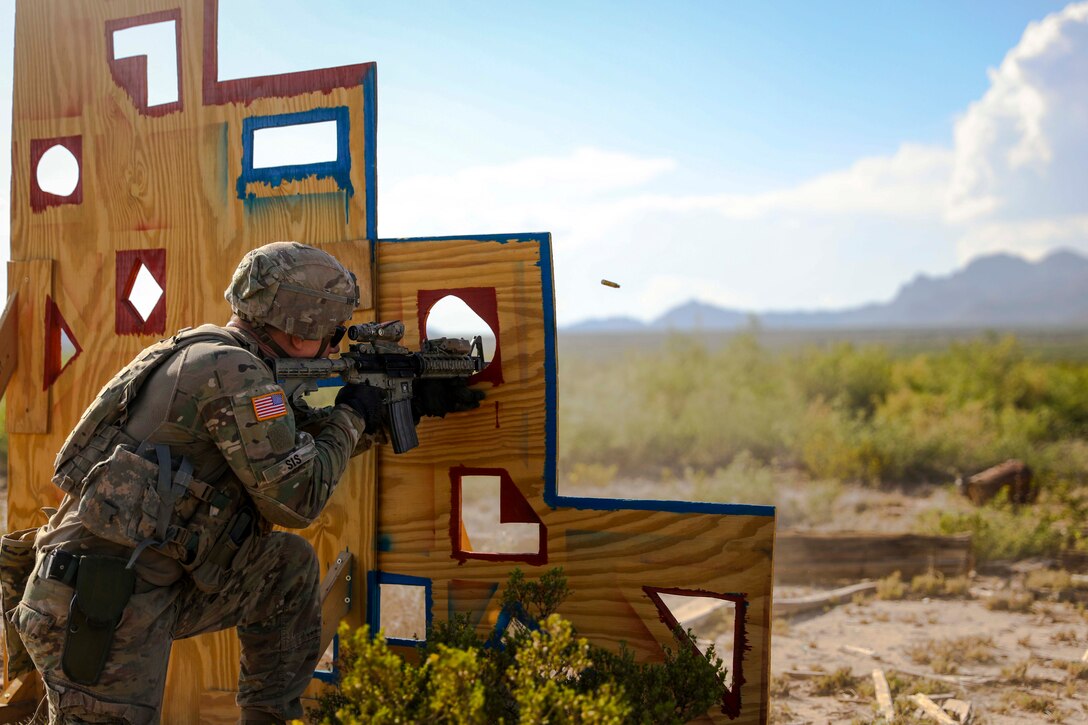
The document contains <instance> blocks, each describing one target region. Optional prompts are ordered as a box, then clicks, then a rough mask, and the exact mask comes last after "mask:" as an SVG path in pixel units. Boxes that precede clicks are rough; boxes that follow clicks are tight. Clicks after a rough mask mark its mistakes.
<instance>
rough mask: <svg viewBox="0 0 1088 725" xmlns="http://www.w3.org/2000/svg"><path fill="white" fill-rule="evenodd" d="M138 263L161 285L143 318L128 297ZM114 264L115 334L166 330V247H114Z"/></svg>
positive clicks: (139, 333) (161, 332) (138, 266)
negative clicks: (160, 295) (116, 248)
mask: <svg viewBox="0 0 1088 725" xmlns="http://www.w3.org/2000/svg"><path fill="white" fill-rule="evenodd" d="M141 264H143V265H144V266H145V267H147V271H148V272H150V273H151V276H152V277H154V278H155V281H156V282H157V283H158V284H159V287H161V288H162V297H159V301H158V302H157V303H155V307H154V308H152V310H151V314H150V315H149V316H148V318H147V320H146V321H145V320H144V319H143V318H142V317H140V313H139V312H137V311H136V307H135V305H133V304H132V303H131V302H129V299H128V295H129V293H130V292H131V291H132V285H133V284H134V283H135V282H136V275H137V273H138V272H139V271H140V265H141ZM114 268H115V270H116V276H115V277H114V315H113V320H114V324H113V329H114V332H116V333H117V334H118V335H161V334H163V333H164V332H166V250H165V249H121V250H118V251H117V257H116V262H115V264H114Z"/></svg>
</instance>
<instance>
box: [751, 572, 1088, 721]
mask: <svg viewBox="0 0 1088 725" xmlns="http://www.w3.org/2000/svg"><path fill="white" fill-rule="evenodd" d="M1006 584H1007V582H1006V581H1005V580H1002V579H998V578H994V577H988V578H982V579H977V580H976V581H975V586H973V587H972V592H973V593H974V594H976V595H978V598H975V597H970V598H957V599H947V600H916V601H881V600H877V599H874V598H867V599H866V600H865V601H862V602H856V603H853V604H846V605H843V606H839V607H836V608H832V609H830V610H828V611H824V612H817V613H815V614H811V615H804V616H800V617H797V618H795V619H793V620H792V621H784V620H777V621H776V622H775V627H774V632H773V636H772V642H773V644H772V651H771V670H772V685H771V688H772V708H773V709H772V722H773V723H826V722H852V721H856V722H874V721H877V720H878V715H879V713H878V711H877V708H876V702H875V698H874V696H873V688H872V686H871V682H872V672H873V670H874V669H876V668H880V669H883V670H884V672H885V674H886V675H887V676H888V678H889V679H891V680H892V696H893V698H894V697H896V696H898V695H903V694H905V692H906V689H907V688H906V685H907V684H908V683H907V682H902V683H900V681H907V680H910V681H913V682H914V683H916V684H919V685H920V689H921V691H923V692H926V693H928V694H929V695H930V696H932V697H933V698H934V699H936V700H938V702H940V701H941V700H943V699H944V698H946V697H955V698H957V699H960V700H965V701H969V702H971V703H972V705H973V710H974V713H975V717H974V720H973V721H974V722H976V723H978V722H984V723H990V724H992V725H1005V724H1009V725H1011V724H1012V723H1029V722H1040V723H1042V722H1066V723H1088V662H1082V661H1081V659H1082V657H1084V656H1085V655H1086V653H1088V613H1086V611H1085V608H1084V605H1083V604H1079V605H1078V604H1076V603H1072V602H1063V603H1059V602H1046V601H1037V602H1035V603H1034V604H1033V605H1031V609H1030V611H1027V612H1020V613H1017V612H1008V611H993V610H991V609H989V608H987V607H986V606H985V601H986V599H987V595H988V594H990V593H995V595H996V596H1002V594H1003V590H1004V589H1005V587H1006ZM966 638H973V639H974V641H973V642H972V641H971V640H968V639H966ZM980 639H981V640H982V642H981V643H980V642H979V641H978V640H980ZM972 645H973V648H974V649H977V652H971V651H970V650H971V649H972ZM946 649H947V650H949V656H948V657H947V659H945V660H943V661H942V660H941V659H940V658H934V659H933V660H931V661H928V662H927V661H926V659H927V658H928V657H933V656H934V655H936V654H940V653H943V651H944V650H946ZM927 656H928V657H927ZM840 668H849V670H850V673H851V674H852V675H853V676H855V677H857V678H858V682H856V683H850V684H846V685H844V686H841V687H835V688H832V691H831V692H829V693H828V694H824V695H817V694H815V690H817V689H818V686H819V685H820V684H822V683H821V682H820V675H819V674H818V673H819V672H820V671H823V672H827V673H831V672H834V671H836V670H838V669H840ZM1082 668H1083V669H1082ZM1071 669H1072V672H1071ZM938 671H939V672H938ZM1078 672H1079V673H1080V674H1079V677H1078V676H1077V674H1074V673H1078ZM940 673H944V674H940ZM894 675H897V676H898V677H894ZM922 678H925V679H927V680H930V682H926V683H921V682H920V681H921V680H922ZM897 684H899V686H898V688H897V686H896V685H897ZM897 689H898V690H899V691H898V692H897ZM909 710H910V711H913V710H914V708H913V707H910V708H909ZM923 721H928V722H932V721H929V720H923Z"/></svg>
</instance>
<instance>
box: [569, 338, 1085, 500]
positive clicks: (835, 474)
mask: <svg viewBox="0 0 1088 725" xmlns="http://www.w3.org/2000/svg"><path fill="white" fill-rule="evenodd" d="M560 384H561V387H560V409H561V413H562V425H561V426H560V463H561V465H562V466H563V467H564V473H566V472H567V471H572V472H582V471H588V470H600V471H607V472H609V473H610V474H611V473H612V472H615V475H628V476H630V475H637V476H643V477H652V476H658V475H660V472H661V471H664V470H667V471H684V470H691V471H697V472H703V473H704V474H705V475H707V476H711V477H717V478H722V476H721V474H720V472H722V471H730V470H733V469H734V468H735V466H734V461H737V460H738V459H739V460H740V461H741V464H739V465H742V466H743V467H744V468H746V469H748V470H754V466H757V465H760V466H772V467H775V468H779V469H780V468H790V467H793V468H800V469H802V470H803V471H804V472H805V473H806V474H807V475H808V476H810V477H813V478H823V479H839V480H844V481H860V482H865V483H872V484H878V483H892V484H910V483H914V482H925V481H928V482H941V481H947V482H951V481H952V480H953V479H954V478H955V477H956V476H957V475H964V476H967V475H971V474H973V473H975V472H977V471H980V470H982V469H984V468H987V467H989V466H992V465H994V464H996V463H1000V462H1001V461H1003V460H1005V459H1006V458H1020V459H1023V460H1025V461H1026V462H1027V463H1028V464H1029V465H1031V466H1032V468H1033V469H1035V472H1036V477H1037V479H1038V480H1039V481H1040V482H1041V483H1042V484H1043V486H1044V487H1046V486H1053V485H1057V484H1058V482H1059V481H1062V480H1064V481H1067V482H1071V483H1074V484H1076V485H1082V484H1083V483H1084V481H1085V477H1086V476H1088V364H1086V363H1084V362H1068V361H1053V360H1041V359H1037V358H1035V357H1032V356H1031V355H1029V354H1028V353H1027V352H1026V351H1025V350H1024V349H1023V347H1022V346H1021V345H1020V343H1018V342H1017V340H1016V339H1015V338H1013V337H1004V338H996V337H992V336H991V337H988V338H984V339H979V340H974V341H970V342H965V343H953V344H951V345H950V346H948V347H947V348H946V349H944V350H939V351H936V352H926V353H922V354H914V355H911V356H898V357H896V356H893V355H892V354H891V353H890V352H888V350H887V349H885V348H884V347H881V346H877V345H867V346H854V345H850V344H841V345H835V346H832V347H830V348H820V347H808V348H805V349H801V350H797V349H794V350H792V351H791V350H785V351H773V350H770V349H767V348H766V347H764V346H762V345H761V344H760V342H759V336H758V334H757V333H756V332H754V331H751V332H747V333H742V334H738V335H735V336H733V337H732V338H730V339H729V341H728V342H727V343H726V344H724V345H723V346H722V347H720V348H717V349H711V348H709V347H708V346H707V345H706V344H704V343H703V342H701V341H700V340H699V339H698V338H696V337H693V336H681V335H676V336H673V337H670V338H668V339H667V340H666V341H664V342H663V343H661V345H660V347H659V348H657V349H651V350H637V351H630V350H629V351H627V352H626V353H623V354H617V355H616V356H614V357H613V358H610V359H609V362H608V364H607V365H602V364H601V361H600V360H599V359H589V358H579V357H574V358H564V361H563V374H562V376H561V377H560ZM589 466H597V467H598V468H597V469H591V468H587V467H589ZM579 467H581V468H579ZM752 488H754V486H749V490H751V489H752Z"/></svg>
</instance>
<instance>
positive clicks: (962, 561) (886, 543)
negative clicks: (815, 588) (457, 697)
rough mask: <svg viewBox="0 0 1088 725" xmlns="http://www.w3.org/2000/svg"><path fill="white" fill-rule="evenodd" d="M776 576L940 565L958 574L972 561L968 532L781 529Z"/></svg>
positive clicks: (790, 578) (797, 580)
mask: <svg viewBox="0 0 1088 725" xmlns="http://www.w3.org/2000/svg"><path fill="white" fill-rule="evenodd" d="M775 554H776V556H775V566H774V574H775V579H776V580H777V581H779V582H782V583H789V584H815V583H826V582H835V581H857V580H859V579H874V578H880V577H885V576H888V575H889V574H891V573H892V572H896V571H898V572H899V573H900V574H902V575H903V576H904V577H908V578H909V577H912V576H915V575H918V574H924V573H925V572H927V571H931V570H932V571H939V572H941V573H942V574H946V575H948V576H962V575H964V574H966V573H967V572H969V571H970V570H971V569H972V567H973V566H974V560H973V557H972V554H971V536H970V534H956V535H953V536H935V535H934V536H926V535H922V534H882V533H870V532H834V533H816V532H780V533H779V535H778V541H777V548H776V552H775Z"/></svg>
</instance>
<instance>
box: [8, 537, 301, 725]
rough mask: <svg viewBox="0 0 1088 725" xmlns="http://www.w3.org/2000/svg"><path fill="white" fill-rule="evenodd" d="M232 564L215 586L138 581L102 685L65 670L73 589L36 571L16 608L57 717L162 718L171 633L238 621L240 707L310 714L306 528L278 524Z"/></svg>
mask: <svg viewBox="0 0 1088 725" xmlns="http://www.w3.org/2000/svg"><path fill="white" fill-rule="evenodd" d="M246 548H248V549H249V550H248V551H246ZM238 559H241V560H242V561H238ZM40 565H41V561H40V557H39V567H40ZM233 569H234V571H233V572H232V573H231V576H230V578H229V579H228V580H227V582H226V585H225V586H224V587H223V589H222V590H221V591H219V592H216V593H214V594H208V593H205V592H202V591H199V590H198V589H196V588H195V587H194V586H193V585H192V584H191V583H190V582H189V581H188V579H187V578H185V579H182V580H181V581H179V582H177V583H176V584H174V585H172V586H169V587H155V586H151V585H149V584H146V583H144V582H143V581H142V580H138V582H137V587H136V593H135V594H133V595H132V598H131V599H130V600H129V603H128V606H127V607H126V608H125V611H124V614H123V615H122V618H121V621H120V623H119V624H118V626H117V629H116V631H115V633H114V638H113V643H112V645H111V647H110V652H109V656H108V658H107V660H106V666H105V669H104V670H103V671H102V676H101V678H100V679H99V681H98V683H97V684H95V685H93V686H86V685H78V684H75V683H72V682H69V681H68V680H67V679H66V677H65V675H64V672H63V670H62V669H61V650H62V647H63V644H64V635H65V629H66V626H67V620H68V606H69V603H70V601H71V599H72V594H73V590H72V588H71V587H70V586H68V585H66V584H63V583H61V582H59V581H54V580H51V579H43V578H39V577H38V574H37V571H35V574H34V575H33V576H31V578H30V583H29V585H28V586H27V589H26V592H25V594H24V595H23V599H22V601H21V602H20V603H19V605H18V606H17V607H16V608H15V610H14V612H13V613H12V614H11V615H10V616H11V619H12V623H13V624H14V625H15V627H16V629H17V630H18V631H19V633H20V635H21V637H22V640H23V642H24V643H25V644H26V648H27V650H28V651H29V652H30V657H31V659H33V661H34V665H35V667H36V668H37V669H38V671H39V672H40V673H41V674H42V677H43V679H44V680H45V685H46V699H47V701H48V708H49V714H48V722H49V723H128V724H131V725H137V724H139V725H143V724H144V723H157V722H159V718H160V711H161V706H162V694H163V687H164V684H165V680H166V666H167V662H168V660H169V656H170V647H171V644H172V642H173V641H174V640H175V639H184V638H186V637H193V636H195V635H198V634H202V633H204V632H215V631H218V630H222V629H229V628H231V627H237V630H238V639H239V640H240V641H241V645H242V661H241V674H240V675H239V678H238V705H239V707H242V708H245V710H246V712H247V713H267V714H268V715H271V716H274V717H275V718H279V719H286V720H290V719H292V718H298V717H301V716H302V706H301V704H300V701H299V698H300V696H301V695H302V692H303V690H305V689H306V686H307V685H308V684H309V682H310V680H311V678H312V677H313V670H314V666H315V665H316V664H317V659H318V656H319V654H320V653H319V652H318V647H319V646H320V638H321V633H320V632H321V602H320V600H319V595H318V569H317V559H316V557H315V556H314V552H313V549H312V548H311V547H310V544H309V543H308V542H306V541H305V540H304V539H302V538H301V537H299V536H295V535H294V534H287V533H283V532H273V533H271V534H266V535H263V536H259V537H256V538H255V539H254V540H253V545H252V546H244V547H243V549H242V551H240V552H239V556H238V557H236V560H235V562H234V566H233ZM271 721H273V720H270V722H271Z"/></svg>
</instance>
